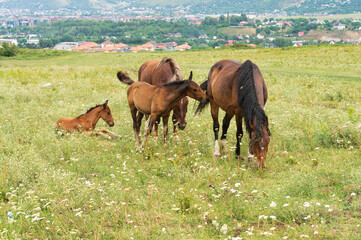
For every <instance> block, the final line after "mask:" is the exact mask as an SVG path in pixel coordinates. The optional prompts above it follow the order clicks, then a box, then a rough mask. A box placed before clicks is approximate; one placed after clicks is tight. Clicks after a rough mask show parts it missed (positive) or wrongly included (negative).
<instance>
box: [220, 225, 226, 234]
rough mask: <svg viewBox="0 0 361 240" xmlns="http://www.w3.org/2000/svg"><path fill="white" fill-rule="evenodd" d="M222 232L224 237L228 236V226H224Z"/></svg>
mask: <svg viewBox="0 0 361 240" xmlns="http://www.w3.org/2000/svg"><path fill="white" fill-rule="evenodd" d="M220 231H221V233H223V235H226V234H227V225H226V224H223V226H222V227H221V230H220Z"/></svg>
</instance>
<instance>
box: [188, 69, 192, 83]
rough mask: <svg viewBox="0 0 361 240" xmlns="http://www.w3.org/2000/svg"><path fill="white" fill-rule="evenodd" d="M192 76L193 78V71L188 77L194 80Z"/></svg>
mask: <svg viewBox="0 0 361 240" xmlns="http://www.w3.org/2000/svg"><path fill="white" fill-rule="evenodd" d="M192 78H193V71H191V73H190V75H189V77H188V80H190V81H192Z"/></svg>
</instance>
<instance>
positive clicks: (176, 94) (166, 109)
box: [117, 72, 207, 148]
mask: <svg viewBox="0 0 361 240" xmlns="http://www.w3.org/2000/svg"><path fill="white" fill-rule="evenodd" d="M117 76H118V78H119V80H120V81H121V82H123V83H128V81H129V78H123V77H126V76H127V75H126V74H124V73H122V72H118V74H117ZM127 96H128V104H129V107H130V112H131V114H132V118H133V129H134V133H135V140H136V146H137V148H139V147H140V138H139V131H140V125H141V121H142V118H143V116H144V114H146V115H150V118H149V124H148V129H147V131H146V133H145V138H144V142H143V145H144V144H145V142H146V140H147V138H148V136H149V134H150V133H151V132H152V129H153V125H154V124H155V123H156V122H157V121H159V120H160V118H161V117H162V118H163V135H164V143H166V141H167V135H168V118H169V115H170V111H171V110H172V109H173V108H174V105H176V104H177V102H178V101H179V100H180V99H182V98H184V97H185V96H189V97H191V98H194V99H196V100H198V101H202V102H205V101H206V100H207V95H206V94H205V93H204V92H203V90H202V89H201V88H200V87H199V86H198V84H197V83H195V82H193V81H192V72H191V74H190V76H189V78H188V80H184V81H174V82H169V83H165V84H162V85H150V84H149V83H146V82H133V83H132V84H131V85H130V87H129V88H128V91H127ZM137 112H138V115H137Z"/></svg>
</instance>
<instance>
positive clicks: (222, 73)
mask: <svg viewBox="0 0 361 240" xmlns="http://www.w3.org/2000/svg"><path fill="white" fill-rule="evenodd" d="M241 65H242V63H241V62H239V61H235V60H221V61H219V62H217V63H215V64H214V65H213V66H212V68H211V70H210V72H209V75H208V86H207V94H208V96H209V98H210V99H211V102H213V103H214V104H216V105H218V106H219V107H220V108H222V109H223V110H224V111H226V112H229V113H231V114H233V113H234V110H235V108H236V107H237V106H238V105H237V70H238V68H239V67H240V66H241Z"/></svg>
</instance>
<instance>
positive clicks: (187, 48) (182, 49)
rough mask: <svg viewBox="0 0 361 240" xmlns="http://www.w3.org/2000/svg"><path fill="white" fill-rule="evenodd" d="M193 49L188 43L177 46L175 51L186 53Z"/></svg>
mask: <svg viewBox="0 0 361 240" xmlns="http://www.w3.org/2000/svg"><path fill="white" fill-rule="evenodd" d="M191 48H192V47H191V46H189V45H188V43H185V44H182V45H179V46H176V47H175V48H174V49H175V50H179V51H184V50H189V49H191Z"/></svg>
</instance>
